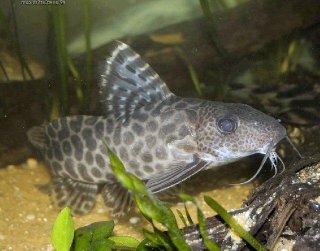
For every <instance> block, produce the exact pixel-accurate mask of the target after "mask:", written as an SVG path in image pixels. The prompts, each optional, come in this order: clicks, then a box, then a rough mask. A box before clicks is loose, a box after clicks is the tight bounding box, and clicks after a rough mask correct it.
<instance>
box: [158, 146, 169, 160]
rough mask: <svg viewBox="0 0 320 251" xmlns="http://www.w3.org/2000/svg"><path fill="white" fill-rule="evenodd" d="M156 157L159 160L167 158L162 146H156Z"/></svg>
mask: <svg viewBox="0 0 320 251" xmlns="http://www.w3.org/2000/svg"><path fill="white" fill-rule="evenodd" d="M156 157H157V158H158V159H161V160H163V159H166V158H167V157H168V155H167V151H166V149H165V148H164V147H163V146H157V148H156Z"/></svg>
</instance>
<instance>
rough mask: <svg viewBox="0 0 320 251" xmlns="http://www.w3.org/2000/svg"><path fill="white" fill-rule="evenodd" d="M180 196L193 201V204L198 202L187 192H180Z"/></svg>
mask: <svg viewBox="0 0 320 251" xmlns="http://www.w3.org/2000/svg"><path fill="white" fill-rule="evenodd" d="M179 197H180V198H181V199H182V200H184V201H191V202H192V203H193V204H196V201H195V200H194V198H193V197H192V196H190V195H189V194H186V193H179Z"/></svg>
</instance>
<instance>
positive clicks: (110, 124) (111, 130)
mask: <svg viewBox="0 0 320 251" xmlns="http://www.w3.org/2000/svg"><path fill="white" fill-rule="evenodd" d="M113 126H114V125H113V123H112V122H111V121H107V124H106V130H107V134H111V133H112V132H113V129H114V127H113Z"/></svg>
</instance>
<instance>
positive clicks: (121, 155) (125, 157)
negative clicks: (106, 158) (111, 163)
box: [120, 146, 129, 161]
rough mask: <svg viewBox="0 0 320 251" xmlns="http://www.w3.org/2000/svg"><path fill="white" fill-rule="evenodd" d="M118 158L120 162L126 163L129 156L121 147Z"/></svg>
mask: <svg viewBox="0 0 320 251" xmlns="http://www.w3.org/2000/svg"><path fill="white" fill-rule="evenodd" d="M120 158H121V160H122V161H128V160H129V156H128V152H127V150H126V149H125V148H124V147H123V146H122V147H120Z"/></svg>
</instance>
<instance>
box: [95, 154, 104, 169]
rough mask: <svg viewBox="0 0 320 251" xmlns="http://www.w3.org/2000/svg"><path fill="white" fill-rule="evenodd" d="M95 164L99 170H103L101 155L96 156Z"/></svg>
mask: <svg viewBox="0 0 320 251" xmlns="http://www.w3.org/2000/svg"><path fill="white" fill-rule="evenodd" d="M96 163H97V165H98V166H99V167H100V168H105V166H106V163H105V162H104V159H103V157H102V156H101V154H96Z"/></svg>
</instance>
